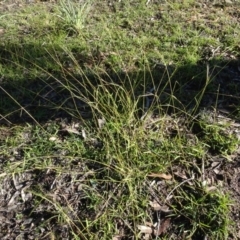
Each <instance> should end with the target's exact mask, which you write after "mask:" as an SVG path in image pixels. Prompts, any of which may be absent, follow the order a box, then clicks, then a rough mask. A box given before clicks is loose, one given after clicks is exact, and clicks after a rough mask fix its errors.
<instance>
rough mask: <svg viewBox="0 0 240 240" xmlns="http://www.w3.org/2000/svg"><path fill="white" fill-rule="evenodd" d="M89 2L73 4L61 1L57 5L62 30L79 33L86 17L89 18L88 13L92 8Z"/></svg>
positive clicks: (66, 0)
mask: <svg viewBox="0 0 240 240" xmlns="http://www.w3.org/2000/svg"><path fill="white" fill-rule="evenodd" d="M92 4H93V3H92V2H91V1H89V0H88V1H85V2H84V3H83V2H80V1H79V3H78V4H77V3H74V2H73V1H70V0H61V1H60V5H59V11H60V13H61V14H60V15H58V16H59V17H60V18H61V20H62V21H61V24H63V28H66V29H67V30H68V31H71V30H73V31H76V32H77V33H79V32H80V31H81V30H82V29H83V28H84V27H85V22H86V19H87V17H89V12H90V10H91V7H92Z"/></svg>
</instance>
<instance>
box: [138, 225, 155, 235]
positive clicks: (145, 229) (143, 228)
mask: <svg viewBox="0 0 240 240" xmlns="http://www.w3.org/2000/svg"><path fill="white" fill-rule="evenodd" d="M137 228H138V229H139V230H140V233H146V234H151V233H152V232H153V229H152V228H151V227H147V226H144V225H138V226H137Z"/></svg>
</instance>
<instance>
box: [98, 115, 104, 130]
mask: <svg viewBox="0 0 240 240" xmlns="http://www.w3.org/2000/svg"><path fill="white" fill-rule="evenodd" d="M97 121H98V127H99V128H100V129H101V128H102V127H103V126H104V124H105V123H106V120H105V119H104V118H102V119H100V118H99V119H98V120H97Z"/></svg>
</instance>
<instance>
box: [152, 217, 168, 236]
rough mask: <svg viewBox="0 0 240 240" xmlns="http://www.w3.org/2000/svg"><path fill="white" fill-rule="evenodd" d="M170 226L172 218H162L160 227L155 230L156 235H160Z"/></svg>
mask: <svg viewBox="0 0 240 240" xmlns="http://www.w3.org/2000/svg"><path fill="white" fill-rule="evenodd" d="M169 226H170V218H165V219H163V220H161V225H160V227H159V228H158V229H156V230H154V235H155V236H160V235H161V234H162V233H165V232H166V231H167V229H168V228H169Z"/></svg>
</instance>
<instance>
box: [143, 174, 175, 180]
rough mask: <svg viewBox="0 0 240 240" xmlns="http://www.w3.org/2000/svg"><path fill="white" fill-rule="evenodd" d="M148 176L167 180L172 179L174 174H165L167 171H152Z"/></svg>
mask: <svg viewBox="0 0 240 240" xmlns="http://www.w3.org/2000/svg"><path fill="white" fill-rule="evenodd" d="M148 177H157V178H163V179H165V180H170V179H172V175H170V174H165V173H150V174H148Z"/></svg>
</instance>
